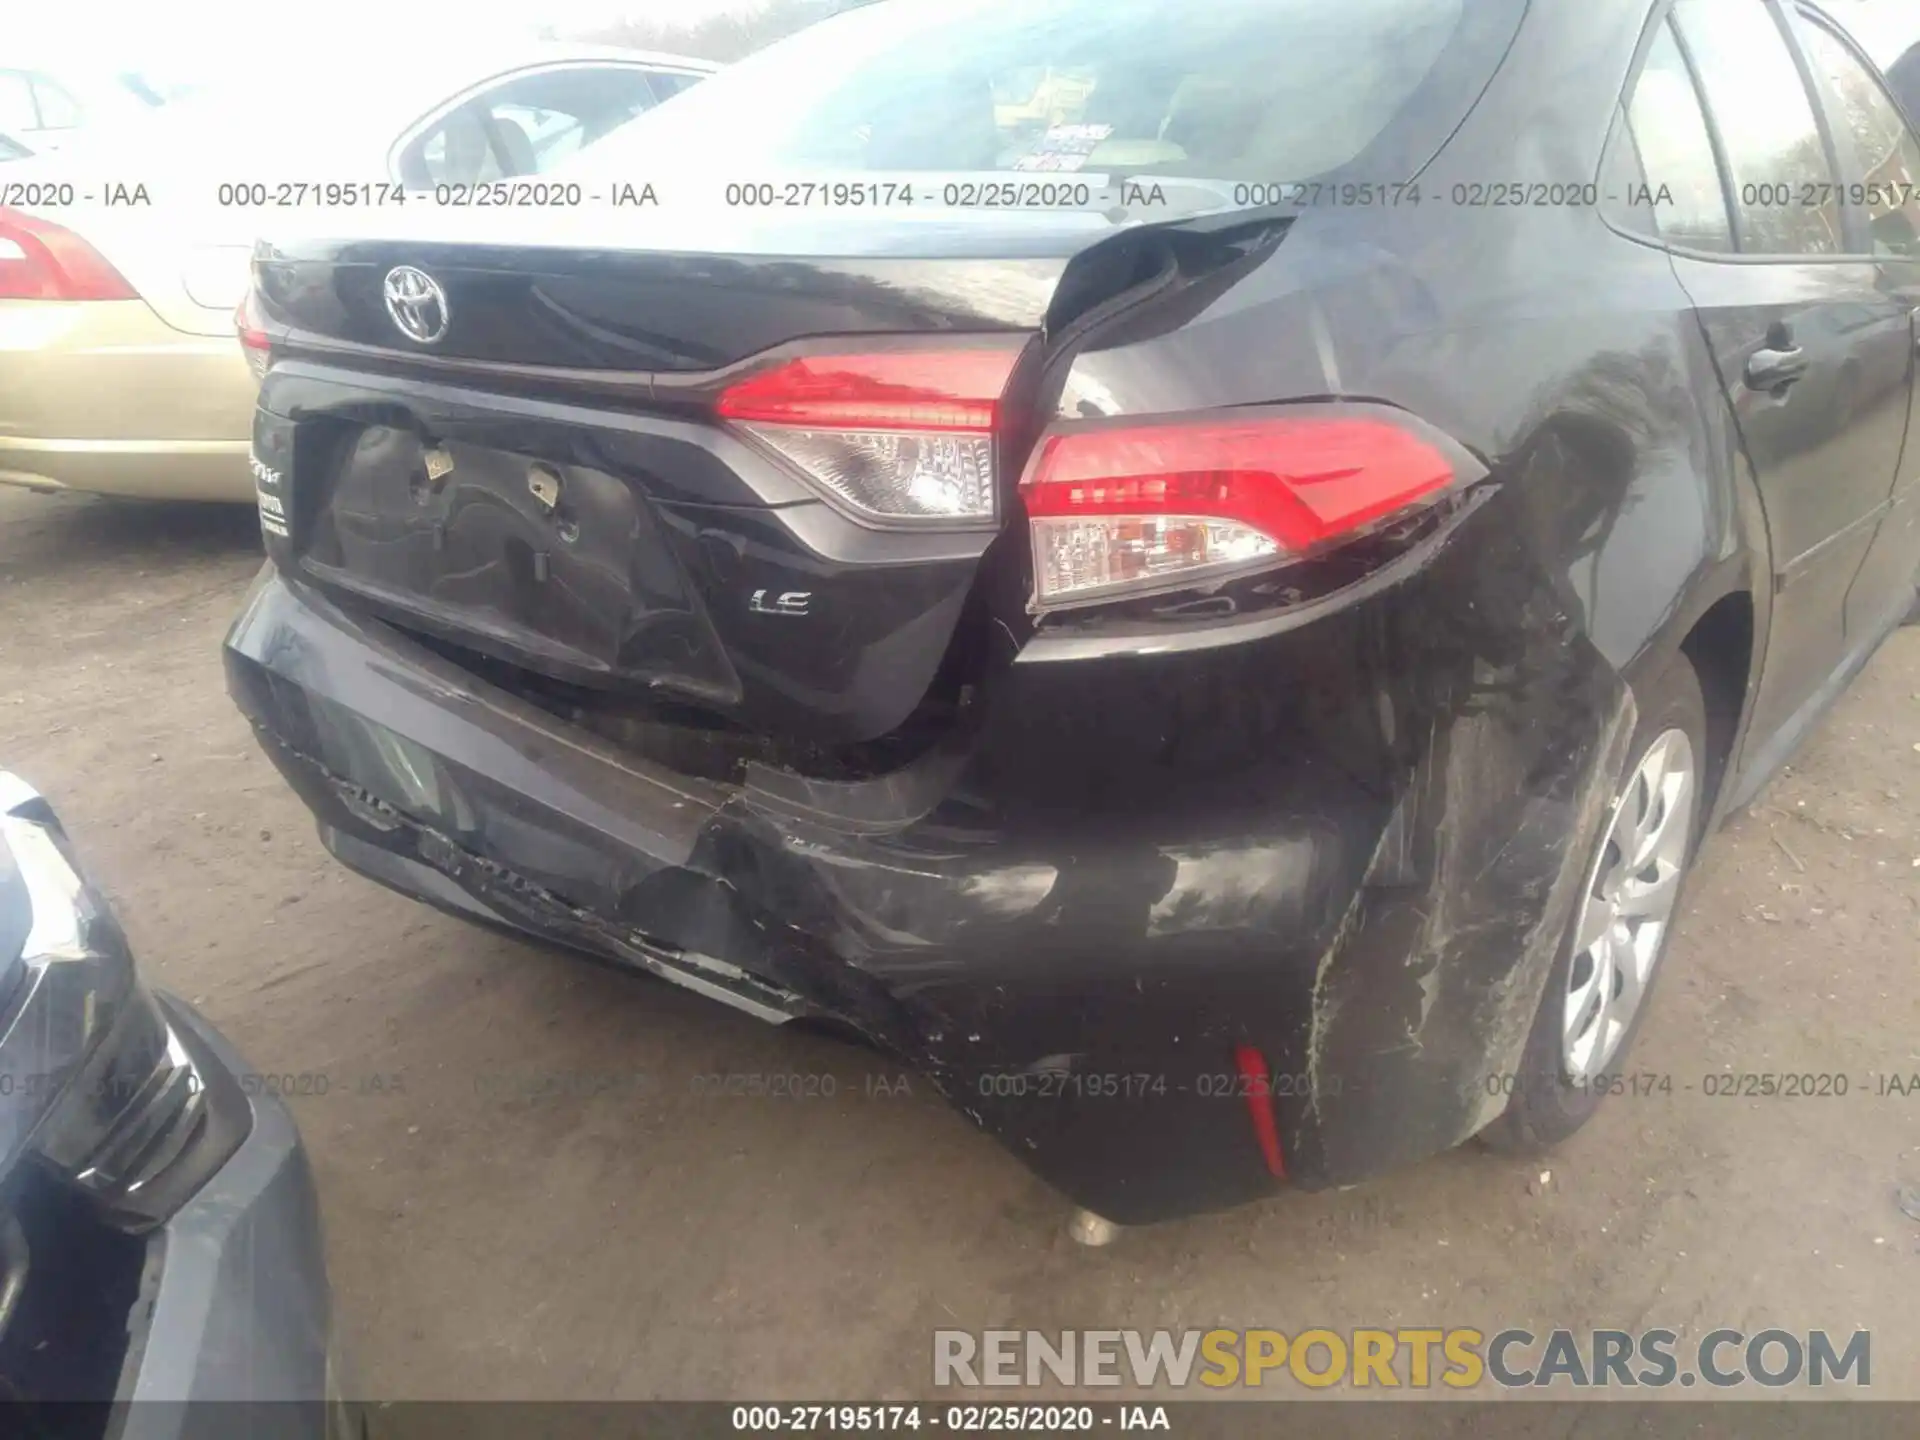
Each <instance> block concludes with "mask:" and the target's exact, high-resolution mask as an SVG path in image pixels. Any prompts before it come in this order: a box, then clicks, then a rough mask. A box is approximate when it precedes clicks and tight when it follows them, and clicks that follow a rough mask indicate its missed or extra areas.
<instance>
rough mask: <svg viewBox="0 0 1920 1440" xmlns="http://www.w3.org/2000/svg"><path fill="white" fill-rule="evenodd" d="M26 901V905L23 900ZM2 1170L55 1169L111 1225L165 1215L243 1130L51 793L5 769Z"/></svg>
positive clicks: (236, 1096) (1, 775)
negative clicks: (162, 1002) (97, 886)
mask: <svg viewBox="0 0 1920 1440" xmlns="http://www.w3.org/2000/svg"><path fill="white" fill-rule="evenodd" d="M23 900H24V902H25V903H24V905H23V904H22V901H23ZM0 911H11V913H12V914H13V915H14V916H15V917H16V918H15V920H14V922H13V929H14V930H16V931H17V930H18V929H20V928H21V920H20V918H19V917H21V916H24V917H25V921H24V924H25V935H24V938H23V939H21V940H20V941H19V944H18V951H17V954H16V953H13V947H12V946H11V945H9V944H7V943H6V942H7V938H8V925H7V922H6V921H5V920H4V918H0V1178H4V1177H5V1176H6V1175H7V1174H9V1173H11V1172H12V1170H13V1169H14V1167H15V1166H17V1165H19V1164H21V1163H23V1162H32V1163H42V1164H45V1165H48V1166H50V1167H51V1168H52V1169H53V1170H54V1171H55V1172H56V1173H57V1174H58V1175H59V1176H60V1177H62V1178H63V1179H64V1180H65V1181H67V1182H68V1183H70V1184H72V1185H73V1186H75V1187H77V1188H79V1189H80V1190H82V1191H84V1192H85V1193H87V1194H88V1195H90V1196H92V1197H93V1198H94V1200H95V1201H96V1202H97V1203H98V1204H99V1206H100V1209H101V1212H102V1214H103V1215H104V1216H105V1217H106V1218H107V1219H108V1220H109V1221H110V1222H111V1223H113V1224H114V1225H116V1226H118V1227H119V1228H122V1229H125V1230H128V1231H136V1232H137V1231H140V1230H144V1229H147V1228H150V1227H151V1226H154V1225H157V1224H159V1223H160V1222H161V1221H163V1220H165V1219H166V1218H167V1217H168V1216H170V1215H172V1214H173V1213H174V1211H176V1210H177V1209H179V1207H180V1205H181V1204H182V1203H183V1202H184V1201H185V1200H186V1199H187V1198H188V1197H189V1196H190V1195H192V1194H193V1192H194V1191H195V1190H197V1189H198V1188H199V1187H200V1185H201V1184H203V1183H204V1182H205V1181H206V1179H207V1177H208V1176H210V1175H211V1174H213V1172H214V1171H216V1170H218V1169H219V1167H220V1166H221V1165H222V1164H223V1163H224V1162H225V1161H226V1159H227V1157H228V1156H230V1155H232V1153H233V1152H234V1150H235V1149H236V1148H237V1147H238V1146H239V1144H240V1142H241V1140H243V1139H244V1138H245V1137H246V1133H247V1127H248V1124H249V1113H250V1112H249V1110H248V1107H247V1103H246V1097H245V1096H244V1095H242V1094H241V1093H240V1091H239V1087H238V1085H237V1084H236V1083H235V1082H234V1081H233V1079H232V1077H231V1076H229V1075H227V1074H226V1072H225V1071H224V1070H223V1069H222V1068H221V1067H219V1066H217V1065H212V1064H209V1063H207V1059H206V1057H204V1056H201V1055H198V1054H196V1050H197V1048H198V1047H197V1044H196V1043H195V1042H194V1041H192V1040H191V1038H184V1037H183V1036H182V1035H181V1034H179V1033H178V1032H176V1031H175V1030H174V1029H173V1028H172V1027H170V1026H169V1025H168V1024H167V1022H166V1019H165V1018H164V1016H163V1015H162V1014H161V1012H160V1010H159V1008H158V1007H157V1006H156V1005H155V1004H154V1001H153V997H152V996H151V995H149V994H148V993H147V991H146V989H145V987H143V986H142V985H141V984H140V982H139V979H138V977H137V976H136V975H135V973H134V965H133V957H132V955H131V953H130V952H129V951H128V948H127V942H126V937H125V935H124V934H122V932H121V930H120V927H119V925H118V924H117V923H116V922H115V921H114V918H113V916H112V915H111V914H110V913H109V912H108V910H107V907H106V904H105V902H104V901H103V900H102V899H101V897H100V896H99V894H98V893H97V892H96V891H94V890H93V888H92V887H91V886H89V885H88V884H87V882H86V880H85V879H84V878H83V877H82V875H81V873H80V868H79V866H78V865H77V864H76V863H75V861H74V858H73V854H72V850H71V847H70V846H69V844H68V842H67V838H66V835H65V833H64V832H63V831H62V830H61V828H60V823H59V821H58V820H57V819H56V818H55V816H54V814H53V812H52V810H51V809H50V808H49V807H48V805H47V803H46V802H45V801H44V800H42V799H41V798H40V796H39V795H38V794H36V793H35V792H34V791H33V790H32V789H31V788H30V787H28V786H27V785H26V784H25V783H24V782H22V781H20V780H19V779H17V778H16V777H14V776H12V775H10V774H7V773H6V772H4V771H0Z"/></svg>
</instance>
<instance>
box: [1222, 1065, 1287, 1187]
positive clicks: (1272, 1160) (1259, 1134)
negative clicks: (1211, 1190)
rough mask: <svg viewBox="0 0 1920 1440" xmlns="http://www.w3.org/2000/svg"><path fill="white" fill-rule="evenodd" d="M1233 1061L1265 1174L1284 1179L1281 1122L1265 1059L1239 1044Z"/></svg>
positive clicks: (1284, 1168)
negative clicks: (1276, 1110) (1257, 1142)
mask: <svg viewBox="0 0 1920 1440" xmlns="http://www.w3.org/2000/svg"><path fill="white" fill-rule="evenodd" d="M1233 1062H1234V1064H1235V1065H1236V1066H1237V1067H1238V1068H1239V1071H1240V1078H1241V1079H1242V1080H1244V1081H1245V1082H1246V1096H1247V1114H1248V1116H1249V1118H1251V1119H1252V1121H1253V1138H1254V1139H1255V1140H1257V1141H1259V1142H1260V1153H1261V1155H1262V1156H1264V1157H1265V1159H1266V1162H1267V1173H1268V1174H1269V1175H1271V1176H1273V1177H1274V1178H1275V1179H1276V1180H1284V1179H1286V1178H1287V1167H1286V1164H1285V1163H1284V1162H1283V1161H1282V1160H1281V1158H1280V1123H1279V1121H1278V1120H1277V1119H1276V1118H1275V1116H1274V1113H1273V1077H1272V1076H1271V1075H1269V1074H1268V1073H1267V1057H1266V1056H1264V1055H1262V1054H1261V1053H1260V1052H1259V1051H1258V1050H1256V1049H1254V1047H1253V1046H1251V1045H1242V1046H1240V1047H1239V1048H1238V1049H1237V1050H1235V1051H1234V1052H1233Z"/></svg>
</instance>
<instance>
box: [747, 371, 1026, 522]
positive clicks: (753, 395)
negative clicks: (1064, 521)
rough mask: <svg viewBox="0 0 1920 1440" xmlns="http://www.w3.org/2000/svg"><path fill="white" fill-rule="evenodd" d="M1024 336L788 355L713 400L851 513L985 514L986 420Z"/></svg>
mask: <svg viewBox="0 0 1920 1440" xmlns="http://www.w3.org/2000/svg"><path fill="white" fill-rule="evenodd" d="M1024 344H1025V342H1024V340H1011V341H1004V342H1003V341H999V340H993V341H987V342H982V343H976V344H964V345H955V344H948V345H944V346H943V347H942V348H940V349H901V350H874V351H867V352H853V351H849V352H837V353H831V354H813V355H803V356H798V357H796V358H793V359H790V360H787V361H784V362H782V363H780V364H777V365H774V366H772V367H771V368H769V369H765V370H760V371H756V372H754V373H753V374H750V375H748V376H746V377H745V378H744V379H742V380H740V381H737V382H736V383H735V384H733V385H731V386H729V387H728V388H727V389H726V390H725V391H723V392H722V393H721V395H720V398H719V400H718V402H717V403H716V405H715V409H716V411H717V412H718V413H719V415H720V416H721V417H722V418H723V419H726V420H731V421H734V422H735V423H737V424H739V425H740V426H742V427H743V428H744V429H745V430H746V431H747V432H748V433H749V434H751V435H753V436H754V437H755V438H756V439H758V440H759V441H760V442H761V443H762V444H764V445H766V446H767V447H769V448H770V449H772V450H774V451H775V452H777V453H778V454H780V455H781V456H783V457H784V458H785V459H786V460H787V461H788V462H789V463H791V464H792V465H794V466H795V467H797V468H798V469H799V470H800V471H801V473H802V474H804V475H806V476H807V477H808V478H809V479H810V480H812V481H813V483H814V484H815V485H816V486H817V487H819V488H820V489H821V490H822V491H823V492H824V493H825V494H826V496H827V497H828V499H830V500H832V501H834V502H836V503H838V504H839V505H841V506H842V507H844V508H846V509H849V510H851V511H852V512H853V513H854V514H855V515H856V516H857V517H860V518H863V519H867V520H871V521H876V522H880V523H883V524H924V523H938V522H949V523H952V522H959V523H970V524H991V523H992V522H993V520H994V519H995V517H996V516H997V515H998V513H999V505H998V496H997V487H996V484H995V477H994V445H995V435H994V430H995V426H996V424H997V423H998V421H999V418H1000V403H1001V397H1002V395H1004V394H1005V392H1006V388H1007V382H1008V379H1009V378H1010V377H1011V376H1012V374H1013V368H1014V365H1015V363H1016V362H1017V361H1018V360H1019V357H1020V352H1021V350H1022V349H1023V348H1024Z"/></svg>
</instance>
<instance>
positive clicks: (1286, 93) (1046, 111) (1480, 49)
mask: <svg viewBox="0 0 1920 1440" xmlns="http://www.w3.org/2000/svg"><path fill="white" fill-rule="evenodd" d="M1523 9H1524V6H1522V5H1520V4H1518V3H1516V0H1340V3H1338V4H1329V3H1327V0H1206V3H1204V4H1187V5H1173V4H1168V3H1166V0H888V3H886V4H882V5H871V6H865V7H861V8H858V9H855V10H852V11H849V12H847V13H844V14H841V15H838V16H836V17H834V18H833V19H830V20H826V21H823V22H821V23H820V24H818V25H815V26H813V27H811V28H810V29H808V30H805V31H802V32H801V33H800V34H798V35H796V36H794V37H792V38H790V39H788V40H785V41H783V42H781V43H779V44H777V45H774V46H772V47H770V48H768V49H767V50H764V51H761V52H760V53H759V54H757V55H754V56H751V57H749V58H748V59H746V60H744V61H742V62H740V63H739V64H738V65H734V66H731V67H729V68H728V69H726V70H723V71H721V72H720V73H719V74H717V75H715V76H713V77H711V78H709V79H706V80H704V81H702V82H701V83H700V84H699V85H698V86H697V87H696V88H695V89H694V90H692V91H690V92H689V93H688V94H687V95H686V96H684V97H682V99H681V100H680V101H679V102H677V103H676V104H674V105H673V106H671V107H666V108H663V109H662V110H661V111H659V112H658V113H657V114H654V115H649V116H647V117H646V118H644V119H642V120H640V121H638V122H636V123H635V124H634V125H632V126H630V127H629V128H628V129H627V130H626V131H623V132H622V133H621V134H619V135H617V136H614V137H612V138H611V139H610V140H609V141H608V143H607V144H606V145H605V146H603V147H601V148H600V149H599V150H598V151H597V152H596V155H595V156H594V157H592V158H591V159H590V160H589V161H588V162H586V163H587V164H588V165H589V166H591V167H594V168H605V169H608V170H610V171H611V170H618V169H627V168H631V167H632V166H633V164H634V163H635V161H636V160H646V159H652V160H654V161H656V162H657V161H658V159H659V157H661V156H663V155H670V156H675V157H679V158H682V159H685V158H686V157H689V156H692V155H695V154H697V155H698V156H699V158H700V162H701V163H702V164H703V165H705V166H708V167H714V169H715V171H716V173H717V172H718V171H720V170H724V173H725V174H726V175H728V176H732V177H740V176H743V175H745V176H751V175H752V173H753V170H752V168H751V167H753V166H756V165H758V166H766V167H769V168H775V167H778V168H784V169H794V170H816V171H847V170H852V171H894V172H901V171H975V170H989V171H1053V172H1060V171H1077V170H1082V169H1085V170H1090V171H1111V170H1116V169H1124V170H1126V171H1128V172H1131V173H1147V174H1161V175H1167V176H1179V177H1190V178H1204V179H1225V180H1233V181H1241V180H1244V181H1260V182H1267V181H1277V182H1289V181H1299V180H1307V179H1311V178H1314V177H1316V176H1321V175H1324V174H1326V173H1328V172H1330V171H1333V170H1335V169H1338V168H1339V167H1341V166H1344V165H1347V164H1349V163H1350V162H1352V161H1354V160H1355V159H1357V158H1358V157H1359V156H1360V155H1361V154H1362V153H1363V152H1365V151H1367V150H1368V148H1369V146H1370V145H1372V144H1373V142H1374V141H1375V140H1376V139H1378V138H1379V137H1380V136H1381V135H1382V134H1383V132H1384V131H1386V130H1387V129H1388V127H1389V126H1392V125H1393V124H1395V122H1396V121H1397V120H1400V119H1402V118H1403V117H1409V116H1410V113H1411V112H1412V111H1413V110H1414V109H1415V108H1416V107H1415V100H1416V97H1417V96H1420V95H1421V94H1422V88H1423V86H1425V85H1426V84H1427V83H1428V82H1429V80H1430V79H1433V78H1434V77H1436V76H1445V77H1446V84H1447V86H1449V87H1451V88H1450V89H1448V93H1447V102H1446V103H1445V104H1442V105H1439V106H1438V109H1437V112H1436V111H1433V110H1421V111H1420V113H1419V115H1418V118H1417V119H1411V118H1410V119H1409V124H1410V126H1412V127H1413V128H1416V129H1417V130H1418V131H1419V133H1420V135H1421V137H1422V139H1429V140H1430V141H1431V145H1432V149H1430V150H1429V151H1427V156H1428V157H1430V155H1431V153H1432V150H1437V149H1438V148H1439V145H1440V143H1441V141H1443V140H1444V138H1445V136H1446V134H1447V133H1448V131H1449V130H1450V129H1451V128H1452V126H1453V125H1455V124H1457V123H1458V121H1459V119H1460V118H1461V116H1462V115H1463V114H1464V113H1465V109H1466V106H1467V105H1468V104H1470V103H1471V101H1472V99H1473V98H1474V96H1476V95H1477V94H1478V93H1479V90H1480V89H1481V88H1482V87H1483V86H1484V84H1485V82H1486V80H1487V78H1488V75H1489V74H1490V73H1491V70H1492V67H1493V66H1494V65H1495V64H1496V63H1497V62H1498V60H1499V57H1500V55H1501V54H1502V53H1503V52H1504V48H1505V44H1506V42H1507V40H1509V39H1510V38H1511V35H1512V33H1513V29H1514V26H1515V24H1517V19H1518V16H1519V14H1520V13H1522V11H1523ZM1423 158H1426V157H1423ZM1369 178H1375V179H1378V178H1382V177H1378V176H1375V177H1369Z"/></svg>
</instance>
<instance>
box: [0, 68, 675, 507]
mask: <svg viewBox="0 0 1920 1440" xmlns="http://www.w3.org/2000/svg"><path fill="white" fill-rule="evenodd" d="M396 63H398V62H396ZM708 68H709V67H707V66H705V65H704V64H703V63H702V62H699V61H693V60H679V59H676V58H674V57H670V56H655V55H648V54H645V53H643V52H637V51H620V50H611V49H607V48H605V47H580V46H552V47H539V46H535V47H527V49H526V50H524V51H523V52H522V53H519V54H517V55H516V56H515V57H514V58H513V59H512V60H511V61H507V62H503V61H501V60H500V59H499V58H497V57H495V58H492V59H486V60H480V59H475V58H472V57H469V58H467V59H465V60H461V59H458V58H450V59H442V60H440V61H439V62H438V63H437V64H435V63H432V62H418V63H416V62H415V60H414V52H413V51H412V50H411V49H409V50H408V51H407V62H406V64H405V67H404V73H402V74H399V75H393V76H385V75H383V74H382V72H381V70H380V68H379V62H378V59H377V57H376V58H375V59H374V60H372V61H368V62H367V63H365V64H361V65H358V66H356V69H355V76H356V79H355V90H354V93H353V96H352V98H351V103H348V104H343V103H342V99H343V97H342V95H341V94H340V92H339V90H338V88H337V86H335V84H334V82H333V81H332V80H331V79H326V78H324V77H323V73H322V72H324V75H325V76H330V75H331V74H333V73H334V72H333V71H332V70H331V69H327V68H325V67H320V69H317V70H316V71H315V72H312V73H313V78H312V79H311V80H310V81H308V82H307V83H308V85H309V86H318V87H319V88H318V89H317V90H306V89H303V88H302V83H301V82H300V81H299V80H298V79H297V78H291V79H288V80H287V81H285V82H284V83H276V86H275V104H274V105H273V106H272V107H271V108H270V109H267V110H264V111H263V110H262V108H261V107H260V105H259V100H258V96H257V94H256V93H254V92H253V91H252V89H251V88H249V89H248V91H247V93H246V94H245V95H243V96H233V97H221V96H213V95H208V96H202V97H199V98H197V99H193V100H188V101H183V102H181V103H180V104H178V105H173V106H169V107H168V108H167V110H166V111H164V112H156V113H155V115H154V118H152V119H151V120H149V121H147V122H145V123H143V124H141V125H139V126H137V127H131V128H121V129H111V128H108V129H103V130H101V131H100V132H98V133H96V134H94V135H93V136H91V137H90V138H89V139H88V140H87V141H85V142H84V143H76V144H75V145H71V146H69V147H67V148H66V149H64V150H63V151H62V152H61V153H60V154H59V155H57V156H54V157H50V158H47V159H45V160H42V161H37V162H36V161H28V162H23V163H22V164H21V165H20V166H18V167H17V168H16V169H14V170H10V171H9V177H8V178H9V180H10V181H17V182H19V183H18V185H17V186H16V190H15V193H17V194H21V195H24V196H25V197H26V198H28V199H30V200H32V199H39V200H43V201H45V202H46V203H42V204H38V205H33V206H26V207H21V208H15V209H4V208H0V483H13V484H17V485H26V486H29V487H31V488H36V489H74V490H90V491H98V492H101V493H105V494H117V495H134V496H143V497H148V498H162V499H182V500H245V499H249V498H251V496H252V494H253V482H252V479H251V478H250V476H249V474H248V471H247V459H246V439H245V436H246V429H247V416H248V414H249V412H250V408H251V404H252V396H253V386H254V380H253V377H252V375H251V374H250V373H249V372H248V370H247V367H246V365H245V363H244V361H243V359H242V358H241V357H240V356H239V355H238V354H237V353H236V349H235V346H234V344H233V310H234V306H235V305H236V304H237V303H238V302H239V300H240V297H241V296H242V295H243V294H244V293H245V291H246V277H247V255H248V251H249V247H250V245H251V242H252V237H253V233H254V229H255V227H256V226H257V225H258V224H259V223H261V222H262V220H263V219H265V218H266V217H269V216H272V215H274V214H276V213H279V214H285V213H288V212H290V211H301V210H306V211H309V212H311V211H314V210H317V209H319V208H321V207H324V206H326V205H349V204H361V205H383V204H394V203H397V202H396V201H395V199H394V196H393V191H394V190H395V189H396V188H397V187H401V186H405V187H409V188H412V189H414V190H425V191H427V192H429V195H431V192H433V191H434V190H435V188H436V187H437V186H440V185H459V184H468V185H470V184H473V183H481V182H487V181H492V180H497V179H501V178H503V177H507V176H517V175H528V174H539V173H542V172H543V171H545V170H549V169H551V168H553V167H554V166H556V165H558V164H559V163H560V162H561V161H562V160H564V159H565V158H567V157H569V156H571V155H573V154H575V153H577V152H578V151H579V150H580V149H581V148H582V147H584V146H587V145H590V144H592V143H593V142H594V141H595V140H597V139H598V138H599V137H600V136H602V135H603V134H605V133H607V132H608V131H610V130H612V129H613V128H615V127H616V126H618V125H620V124H621V123H623V122H625V121H627V120H629V119H631V118H633V116H635V115H636V114H638V113H640V112H641V111H643V110H646V109H648V108H650V107H651V106H653V105H654V104H656V103H658V100H659V98H660V97H662V96H664V95H667V94H671V93H674V92H676V91H677V90H678V89H680V88H682V87H683V86H685V85H687V84H690V83H692V81H693V80H694V79H696V78H698V77H699V76H700V75H701V74H703V73H705V72H706V70H707V69H708ZM115 185H118V186H120V187H121V189H120V191H119V192H117V193H119V194H120V195H122V196H123V197H124V198H125V200H126V203H124V204H107V203H91V204H90V203H88V202H87V200H86V197H87V196H89V195H94V196H106V195H108V194H109V193H110V192H112V191H113V187H114V186H115ZM136 187H140V188H139V189H138V190H136ZM143 197H144V201H143Z"/></svg>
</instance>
